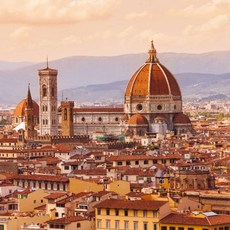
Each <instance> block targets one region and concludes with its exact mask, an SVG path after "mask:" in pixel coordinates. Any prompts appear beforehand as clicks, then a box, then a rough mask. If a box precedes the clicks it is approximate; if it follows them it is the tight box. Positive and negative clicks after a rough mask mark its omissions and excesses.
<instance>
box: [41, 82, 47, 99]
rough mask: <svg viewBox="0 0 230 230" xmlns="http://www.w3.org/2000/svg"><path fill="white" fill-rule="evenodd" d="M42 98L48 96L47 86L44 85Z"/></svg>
mask: <svg viewBox="0 0 230 230" xmlns="http://www.w3.org/2000/svg"><path fill="white" fill-rule="evenodd" d="M42 96H43V97H46V96H47V88H46V85H43V86H42Z"/></svg>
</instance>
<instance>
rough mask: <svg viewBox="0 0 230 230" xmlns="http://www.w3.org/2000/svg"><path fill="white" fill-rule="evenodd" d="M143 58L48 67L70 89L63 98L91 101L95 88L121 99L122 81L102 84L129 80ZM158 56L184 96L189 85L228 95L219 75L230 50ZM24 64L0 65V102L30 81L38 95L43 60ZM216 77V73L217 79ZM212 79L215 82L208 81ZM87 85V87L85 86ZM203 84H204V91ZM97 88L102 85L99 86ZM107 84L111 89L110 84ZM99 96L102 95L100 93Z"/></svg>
mask: <svg viewBox="0 0 230 230" xmlns="http://www.w3.org/2000/svg"><path fill="white" fill-rule="evenodd" d="M146 57H147V54H146V53H144V54H128V55H121V56H112V57H88V56H74V57H67V58H63V59H59V60H55V61H51V62H50V63H49V66H50V67H51V68H56V69H58V72H59V75H58V90H59V91H62V90H64V89H70V92H71V95H72V96H71V95H70V94H67V91H65V92H64V97H68V98H69V99H72V100H75V98H76V100H77V98H78V99H79V101H80V98H79V94H81V95H83V99H84V98H85V99H87V100H90V98H91V96H92V95H93V98H92V100H95V98H97V99H98V100H99V91H101V90H103V93H104V97H106V96H105V95H106V92H107V93H108V94H109V96H112V95H113V98H115V99H117V98H120V97H122V99H123V92H124V87H123V88H122V87H121V84H122V83H117V84H118V85H119V84H120V87H121V88H119V87H118V86H117V87H118V88H114V89H113V90H112V91H111V89H110V90H109V87H110V84H109V85H106V84H107V83H110V82H117V81H127V80H129V79H130V77H131V76H132V74H133V73H134V72H135V71H136V70H137V68H138V67H140V65H142V64H143V63H144V62H145V59H146ZM158 57H159V60H160V62H161V63H163V64H164V65H165V66H166V67H167V68H168V69H169V70H170V71H171V72H172V73H174V74H176V77H177V78H178V80H179V83H180V85H181V89H182V92H183V94H184V96H185V97H193V96H194V91H193V89H192V88H191V87H193V88H194V86H195V87H196V90H200V94H202V93H204V94H205V96H207V95H213V94H215V93H216V92H218V89H221V90H222V91H223V92H224V93H226V94H228V92H229V89H228V85H229V84H227V83H229V82H228V81H229V79H228V74H226V75H223V74H225V73H230V65H229V63H228V60H229V59H230V51H219V52H211V53H205V54H178V53H162V54H159V55H158ZM24 64H25V63H23V64H22V65H23V67H20V68H16V69H15V66H14V67H13V64H12V67H11V68H10V67H9V66H8V67H7V70H6V68H1V64H0V80H1V91H0V103H1V104H3V103H11V104H12V103H18V101H20V100H21V99H22V98H24V97H25V96H26V89H27V84H28V82H30V84H31V91H32V96H33V98H38V74H37V70H38V69H41V68H44V67H46V65H45V63H39V64H33V65H31V64H30V63H29V65H27V66H25V65H24ZM8 65H9V63H8ZM218 76H220V79H219V78H218ZM224 76H225V77H226V79H225V77H224ZM200 79H202V82H200ZM214 81H215V82H216V83H218V84H212V82H214ZM98 84H100V85H98ZM124 84H125V83H124ZM87 85H90V86H88V87H86V86H87ZM92 85H93V86H92ZM95 85H98V86H95ZM80 86H82V87H80ZM203 86H205V90H204V87H203ZM206 86H207V87H206ZM78 87H80V88H78ZM100 87H102V88H101V89H100ZM107 87H108V88H107ZM111 87H112V88H113V87H114V84H112V86H111ZM73 89H74V90H73ZM88 89H92V90H93V91H94V93H95V92H97V94H96V95H98V97H95V96H94V94H93V92H91V91H89V90H88ZM94 89H95V90H94ZM96 89H97V90H96ZM202 90H203V92H202ZM74 91H76V92H74ZM77 91H79V92H77ZM86 91H87V92H86ZM223 92H222V93H223ZM60 95H61V93H60ZM68 95H69V96H68ZM73 95H75V96H73ZM119 95H120V96H119ZM195 95H197V94H195ZM100 97H103V94H102V96H100ZM102 99H103V98H102Z"/></svg>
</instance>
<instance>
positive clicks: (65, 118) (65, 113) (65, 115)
mask: <svg viewBox="0 0 230 230" xmlns="http://www.w3.org/2000/svg"><path fill="white" fill-rule="evenodd" d="M64 120H65V121H66V120H67V109H66V108H65V109H64Z"/></svg>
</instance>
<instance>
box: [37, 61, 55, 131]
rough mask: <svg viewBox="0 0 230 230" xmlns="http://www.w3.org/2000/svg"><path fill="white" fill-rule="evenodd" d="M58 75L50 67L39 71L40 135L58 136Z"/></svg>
mask: <svg viewBox="0 0 230 230" xmlns="http://www.w3.org/2000/svg"><path fill="white" fill-rule="evenodd" d="M57 74H58V71H57V70H56V69H51V68H49V66H48V60H47V67H46V68H45V69H41V70H39V71H38V75H39V94H40V107H39V110H40V111H39V112H40V113H39V117H40V135H57V133H58V116H57Z"/></svg>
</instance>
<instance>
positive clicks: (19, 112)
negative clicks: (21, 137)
mask: <svg viewBox="0 0 230 230" xmlns="http://www.w3.org/2000/svg"><path fill="white" fill-rule="evenodd" d="M32 102H33V109H34V116H36V117H38V116H39V106H38V104H37V102H35V101H34V100H32ZM25 107H26V99H23V100H22V101H20V102H19V103H18V105H17V106H16V108H15V111H14V115H13V116H14V117H22V116H25Z"/></svg>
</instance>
